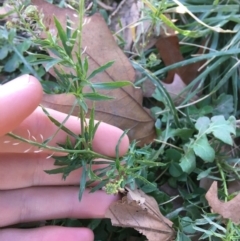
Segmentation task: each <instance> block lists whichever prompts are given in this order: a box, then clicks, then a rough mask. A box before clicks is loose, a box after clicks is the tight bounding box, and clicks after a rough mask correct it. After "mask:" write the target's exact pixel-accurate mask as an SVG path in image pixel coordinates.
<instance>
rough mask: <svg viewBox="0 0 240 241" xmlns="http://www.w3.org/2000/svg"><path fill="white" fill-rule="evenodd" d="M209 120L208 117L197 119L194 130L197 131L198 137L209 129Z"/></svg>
mask: <svg viewBox="0 0 240 241" xmlns="http://www.w3.org/2000/svg"><path fill="white" fill-rule="evenodd" d="M209 124H210V119H209V118H208V117H205V116H204V117H200V118H198V120H197V122H196V124H195V128H196V129H197V130H198V131H199V135H201V134H203V133H204V132H205V131H206V130H207V129H208V127H209Z"/></svg>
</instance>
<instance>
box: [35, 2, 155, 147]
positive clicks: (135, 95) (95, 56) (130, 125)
mask: <svg viewBox="0 0 240 241" xmlns="http://www.w3.org/2000/svg"><path fill="white" fill-rule="evenodd" d="M32 3H33V4H34V5H36V6H38V8H39V10H41V11H42V12H43V13H44V22H45V24H46V25H47V26H48V28H49V31H52V32H54V31H55V32H56V29H55V26H54V23H53V13H54V15H55V16H56V18H57V19H58V21H59V22H60V23H61V24H62V26H63V28H65V26H66V15H68V16H69V18H70V19H71V20H72V21H73V22H76V23H78V19H77V18H76V17H74V15H75V12H74V11H73V10H71V9H61V8H58V7H56V6H54V5H51V4H49V3H47V2H45V1H42V0H32ZM86 21H87V22H88V23H87V24H86V25H84V28H83V39H82V47H83V49H85V48H86V52H85V55H86V56H88V59H89V73H91V72H92V71H93V70H94V69H96V68H98V67H99V66H101V65H103V64H105V63H107V62H109V61H115V63H114V65H113V66H112V67H110V68H108V69H107V70H106V71H105V72H103V73H100V74H98V75H97V76H96V77H94V78H93V79H92V81H93V82H98V83H99V82H108V81H109V82H110V81H119V80H129V81H131V82H134V80H135V71H134V69H133V67H132V65H131V64H130V62H129V60H128V59H127V57H126V56H125V55H124V53H123V52H122V50H121V49H120V48H119V47H118V46H117V44H116V42H115V40H114V38H113V37H112V34H111V32H110V31H109V29H108V27H107V25H106V23H105V21H104V19H103V18H102V17H101V15H100V14H96V15H94V16H92V17H91V18H86ZM89 21H90V22H89ZM72 27H75V28H76V27H77V26H72ZM74 51H77V46H76V45H75V47H74V50H73V52H74ZM65 71H66V72H68V73H69V71H70V70H69V69H67V68H66V69H65ZM51 73H53V72H51ZM53 74H54V73H53ZM85 91H87V90H85ZM99 92H101V93H102V94H105V95H108V96H113V97H114V98H115V99H114V100H111V101H105V102H97V103H96V106H95V109H96V114H95V117H96V119H98V120H100V121H104V122H107V123H109V124H112V125H115V126H117V127H119V128H121V129H124V130H125V129H130V131H129V133H128V135H129V137H130V139H131V140H133V139H137V140H138V141H139V145H143V144H145V143H149V142H151V141H152V140H153V139H154V137H155V128H154V119H153V118H152V116H151V115H150V113H149V111H148V110H146V109H144V108H143V107H142V98H143V97H142V92H141V90H139V89H135V88H133V87H132V86H128V87H125V88H121V89H117V90H114V91H109V90H108V91H106V90H105V91H99ZM73 102H74V97H73V96H71V95H45V96H44V97H43V102H42V103H43V105H44V106H46V107H50V108H53V109H55V110H58V111H62V112H65V113H69V111H70V109H71V106H72V104H73ZM88 105H89V107H90V108H91V106H92V102H90V101H88ZM77 113H78V110H77V109H76V110H75V111H74V114H75V115H77Z"/></svg>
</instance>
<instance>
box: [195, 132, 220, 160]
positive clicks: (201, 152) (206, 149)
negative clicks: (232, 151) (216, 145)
mask: <svg viewBox="0 0 240 241" xmlns="http://www.w3.org/2000/svg"><path fill="white" fill-rule="evenodd" d="M193 150H194V152H195V154H196V155H197V156H199V157H200V158H202V159H203V160H204V161H205V162H213V161H214V159H215V151H214V149H213V148H212V147H211V146H210V144H209V142H208V139H207V136H206V135H201V137H198V138H197V140H196V141H195V142H194V144H193Z"/></svg>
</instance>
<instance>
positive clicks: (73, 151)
mask: <svg viewBox="0 0 240 241" xmlns="http://www.w3.org/2000/svg"><path fill="white" fill-rule="evenodd" d="M7 135H8V136H10V137H13V138H14V139H16V140H20V141H22V142H25V143H28V144H30V145H32V146H36V147H39V148H42V151H43V149H47V150H50V151H53V152H64V153H68V154H71V153H73V154H91V155H92V156H94V159H95V158H103V159H106V160H109V161H111V160H112V161H113V160H115V159H114V158H111V157H108V156H104V155H102V154H99V153H97V152H94V151H91V150H89V149H87V150H74V149H64V148H58V147H53V146H47V145H44V143H38V142H36V141H31V140H28V139H25V138H23V137H21V136H18V135H15V134H13V133H11V132H10V133H8V134H7ZM29 151H30V149H29ZM36 152H41V149H40V150H39V151H36Z"/></svg>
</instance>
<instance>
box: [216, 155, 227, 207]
mask: <svg viewBox="0 0 240 241" xmlns="http://www.w3.org/2000/svg"><path fill="white" fill-rule="evenodd" d="M216 162H217V166H218V169H219V172H220V175H221V178H222V181H223V191H224V195H225V197H224V200H225V202H227V201H228V195H229V194H228V188H227V182H226V178H225V174H224V172H223V169H222V166H221V163H220V161H219V160H218V159H216Z"/></svg>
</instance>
